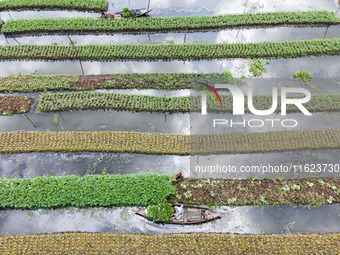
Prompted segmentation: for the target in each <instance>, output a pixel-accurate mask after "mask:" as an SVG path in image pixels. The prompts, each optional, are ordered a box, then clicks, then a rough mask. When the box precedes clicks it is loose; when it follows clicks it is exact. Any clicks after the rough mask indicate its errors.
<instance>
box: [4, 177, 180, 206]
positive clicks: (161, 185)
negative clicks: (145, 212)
mask: <svg viewBox="0 0 340 255" xmlns="http://www.w3.org/2000/svg"><path fill="white" fill-rule="evenodd" d="M0 187H1V193H0V208H2V209H6V208H15V209H39V208H60V207H68V206H73V207H93V206H129V205H130V206H131V205H153V204H159V203H164V202H166V199H167V197H169V196H171V195H174V194H175V192H176V188H175V187H174V186H173V185H171V180H170V177H169V176H168V175H159V174H131V175H86V176H84V177H78V176H74V175H70V176H64V177H54V176H52V177H36V178H32V179H28V178H27V179H5V178H0Z"/></svg>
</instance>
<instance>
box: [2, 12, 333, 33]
mask: <svg viewBox="0 0 340 255" xmlns="http://www.w3.org/2000/svg"><path fill="white" fill-rule="evenodd" d="M126 15H127V16H129V15H130V14H129V12H128V11H127V12H126ZM338 23H340V18H339V17H338V16H337V15H335V14H334V13H332V12H330V11H306V12H299V11H298V12H273V13H271V12H265V13H247V14H244V15H239V14H227V15H218V16H184V17H183V16H175V17H155V18H150V17H148V18H147V17H141V18H138V19H99V18H82V17H79V18H36V19H11V20H8V21H7V22H6V24H5V25H4V26H3V28H2V32H3V33H4V34H20V33H25V34H26V33H28V34H34V33H41V32H47V33H70V32H75V33H86V32H94V33H98V32H139V33H140V32H147V31H157V32H159V31H162V32H167V31H172V30H200V29H201V30H207V29H214V30H215V29H224V28H238V27H242V26H272V25H290V24H291V25H302V26H307V25H311V26H313V25H329V24H338Z"/></svg>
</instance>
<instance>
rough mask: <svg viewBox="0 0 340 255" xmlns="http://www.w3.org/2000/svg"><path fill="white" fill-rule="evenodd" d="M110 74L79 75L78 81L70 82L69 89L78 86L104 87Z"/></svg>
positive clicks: (74, 88) (88, 87)
mask: <svg viewBox="0 0 340 255" xmlns="http://www.w3.org/2000/svg"><path fill="white" fill-rule="evenodd" d="M110 77H111V75H109V74H101V75H80V76H79V80H78V82H74V83H71V90H76V89H78V88H87V89H100V88H104V87H105V84H106V82H107V81H108V80H110Z"/></svg>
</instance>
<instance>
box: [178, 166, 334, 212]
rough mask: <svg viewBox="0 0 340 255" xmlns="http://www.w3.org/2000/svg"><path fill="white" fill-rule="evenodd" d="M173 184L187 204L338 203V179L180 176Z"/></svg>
mask: <svg viewBox="0 0 340 255" xmlns="http://www.w3.org/2000/svg"><path fill="white" fill-rule="evenodd" d="M304 170H305V169H304ZM307 170H308V169H307ZM299 171H300V169H299V168H298V169H297V172H299ZM337 171H338V172H339V169H338V170H337ZM292 172H294V169H292ZM175 185H176V188H177V199H178V202H180V203H186V204H198V205H201V204H218V205H232V206H242V205H302V204H303V205H310V204H314V205H321V204H332V203H340V178H305V179H263V180H258V179H252V180H233V179H230V180H228V179H183V181H181V182H179V183H176V184H175ZM188 193H190V194H191V196H188V195H187V194H188Z"/></svg>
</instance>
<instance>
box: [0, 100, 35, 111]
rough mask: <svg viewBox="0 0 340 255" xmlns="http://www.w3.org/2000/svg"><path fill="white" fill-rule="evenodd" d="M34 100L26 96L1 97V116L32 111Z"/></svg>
mask: <svg viewBox="0 0 340 255" xmlns="http://www.w3.org/2000/svg"><path fill="white" fill-rule="evenodd" d="M33 102H34V98H32V97H26V96H15V97H12V96H0V115H12V114H17V113H27V112H29V111H30V110H31V105H32V103H33Z"/></svg>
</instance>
